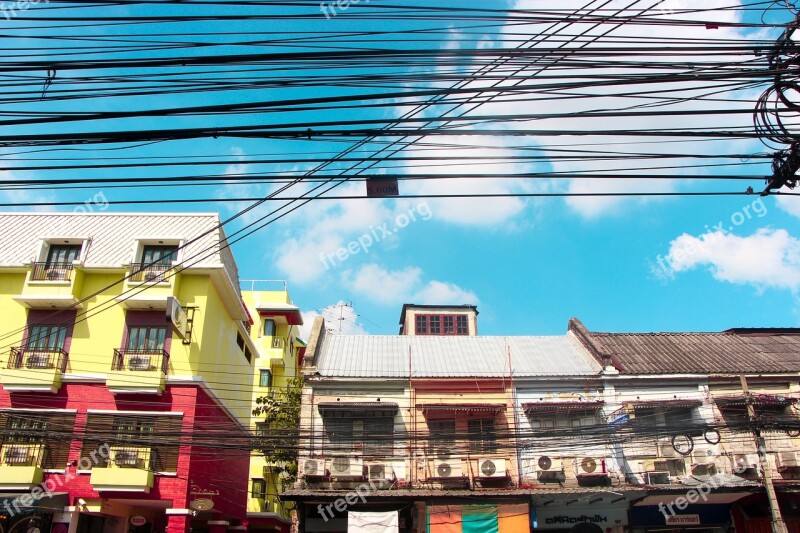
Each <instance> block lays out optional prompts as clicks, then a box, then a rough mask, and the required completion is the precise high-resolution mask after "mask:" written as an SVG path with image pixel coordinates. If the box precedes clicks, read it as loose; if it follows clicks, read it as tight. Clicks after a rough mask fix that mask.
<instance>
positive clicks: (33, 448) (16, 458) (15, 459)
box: [0, 443, 47, 467]
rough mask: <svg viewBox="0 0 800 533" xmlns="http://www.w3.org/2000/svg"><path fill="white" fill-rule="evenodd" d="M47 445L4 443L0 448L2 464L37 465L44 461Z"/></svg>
mask: <svg viewBox="0 0 800 533" xmlns="http://www.w3.org/2000/svg"><path fill="white" fill-rule="evenodd" d="M46 454H47V446H45V445H44V444H41V443H40V444H6V445H4V446H3V447H2V448H0V461H2V462H1V463H0V464H2V465H3V466H39V467H41V466H42V464H43V463H44V459H45V456H46Z"/></svg>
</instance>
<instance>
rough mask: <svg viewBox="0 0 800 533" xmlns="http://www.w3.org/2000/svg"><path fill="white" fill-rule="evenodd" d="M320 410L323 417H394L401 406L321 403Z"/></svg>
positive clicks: (387, 403) (370, 403) (394, 404)
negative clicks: (358, 415) (355, 415)
mask: <svg viewBox="0 0 800 533" xmlns="http://www.w3.org/2000/svg"><path fill="white" fill-rule="evenodd" d="M318 409H319V414H321V415H322V416H345V415H347V416H352V415H353V414H360V415H364V416H394V415H396V414H397V411H398V409H399V406H398V405H397V404H396V403H394V402H321V403H320V404H319V406H318Z"/></svg>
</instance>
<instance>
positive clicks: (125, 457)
mask: <svg viewBox="0 0 800 533" xmlns="http://www.w3.org/2000/svg"><path fill="white" fill-rule="evenodd" d="M114 464H115V465H117V466H121V467H124V468H141V467H142V464H143V461H142V460H141V459H140V458H139V452H138V451H135V450H117V451H116V452H114Z"/></svg>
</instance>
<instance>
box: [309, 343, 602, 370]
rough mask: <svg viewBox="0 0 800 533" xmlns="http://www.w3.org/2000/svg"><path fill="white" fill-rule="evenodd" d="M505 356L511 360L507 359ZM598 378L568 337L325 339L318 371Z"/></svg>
mask: <svg viewBox="0 0 800 533" xmlns="http://www.w3.org/2000/svg"><path fill="white" fill-rule="evenodd" d="M509 354H510V357H509ZM509 359H510V361H511V363H512V365H513V369H514V375H515V376H521V377H524V376H551V375H552V376H557V375H563V376H575V375H586V376H589V375H597V374H598V373H599V372H600V370H601V367H600V365H599V364H598V363H597V362H596V361H595V360H594V359H593V358H591V356H590V355H589V354H588V353H587V352H586V351H585V350H584V348H583V347H581V346H580V344H579V343H578V341H577V340H576V339H575V338H574V337H573V336H572V335H571V334H568V335H564V336H560V337H490V336H477V337H459V336H410V335H332V334H328V335H325V337H324V340H323V342H322V344H321V346H320V348H319V354H318V356H317V358H316V366H317V371H318V372H319V373H320V375H322V376H330V377H390V378H391V377H394V378H398V379H401V378H408V377H409V374H410V375H411V377H413V378H431V377H506V376H509V375H510V370H509Z"/></svg>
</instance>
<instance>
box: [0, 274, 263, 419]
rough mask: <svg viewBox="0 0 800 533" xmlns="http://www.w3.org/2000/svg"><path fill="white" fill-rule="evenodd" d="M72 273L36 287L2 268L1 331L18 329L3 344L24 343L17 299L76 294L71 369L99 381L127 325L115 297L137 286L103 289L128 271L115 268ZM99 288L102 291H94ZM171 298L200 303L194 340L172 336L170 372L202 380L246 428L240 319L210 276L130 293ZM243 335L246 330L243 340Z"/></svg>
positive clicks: (247, 374)
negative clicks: (62, 279) (80, 303)
mask: <svg viewBox="0 0 800 533" xmlns="http://www.w3.org/2000/svg"><path fill="white" fill-rule="evenodd" d="M73 274H74V278H73V281H72V282H70V283H60V284H55V283H50V284H48V283H38V284H37V283H33V284H31V283H29V282H27V280H26V274H24V273H11V272H8V273H4V272H2V270H0V316H2V317H3V320H2V322H3V327H2V331H3V332H8V331H16V330H19V331H17V332H16V333H14V334H13V335H11V336H9V337H8V338H6V339H4V341H5V342H4V343H3V345H4V346H8V345H10V346H19V345H20V344H21V343H22V340H23V332H22V328H24V326H25V324H26V322H27V316H28V309H26V307H25V306H23V305H22V304H21V303H20V302H18V301H15V300H14V299H13V297H14V296H18V295H28V296H31V295H37V296H39V295H45V296H46V295H50V294H53V295H54V294H71V295H72V296H74V297H75V298H76V299H78V300H82V299H84V298H88V300H87V301H86V302H84V304H83V307H82V309H80V310H78V317H77V321H76V324H75V326H74V329H73V333H72V340H71V346H70V350H69V359H68V366H67V373H73V374H83V375H87V374H88V375H96V376H97V379H98V380H102V379H104V376H105V374H106V373H108V372H109V371H110V370H111V363H112V359H113V355H114V349H118V348H120V347H121V345H122V339H123V333H124V329H125V315H126V312H127V311H126V309H125V308H124V307H123V305H124V303H123V304H122V305H119V304H117V302H115V298H116V297H118V296H120V295H121V294H122V293H123V291H125V290H127V289H130V288H132V287H137V285H128V284H127V283H125V284H123V283H117V284H116V285H113V286H112V287H111V288H107V289H104V288H105V287H108V286H110V285H112V284H114V283H115V282H116V281H118V280H120V279H121V278H122V277H123V276H124V275H125V274H126V271H125V270H123V269H120V270H119V272H114V273H95V272H92V271H86V272H80V271H76V272H74V273H73ZM96 292H98V294H96V295H94V293H96ZM134 292H138V291H134ZM128 294H130V293H128ZM167 295H174V296H176V297H177V298H178V300H179V301H180V302H181V303H182V304H183V305H184V306H197V307H198V309H197V311H196V312H195V315H194V330H193V335H192V343H191V345H188V346H187V345H184V344H183V343H182V340H181V338H180V337H178V336H177V335H174V334H173V336H172V344H171V348H170V363H169V377H170V378H173V379H174V378H180V377H195V376H200V377H202V378H203V379H204V380H205V382H206V383H207V384H208V386H209V387H210V389H211V392H212V394H215V395H216V396H217V398H218V399H220V400H221V401H222V403H223V404H224V405H225V406H226V407H227V408H228V409H229V410H230V412H231V413H232V414H233V415H234V416H235V417H236V418H237V419H238V420H239V421H240V423H241V424H242V425H243V426H245V427H246V426H247V425H248V424H249V422H250V416H251V415H250V411H251V403H252V396H253V390H252V387H251V385H250V384H251V381H252V375H253V365H252V363H248V362H247V360H246V359H245V357H244V355H243V353H242V350H241V349H240V348H239V347H238V345H237V342H236V341H237V337H236V336H237V331H238V328H239V325H240V324H241V322H240V321H237V320H234V319H233V318H231V316H230V314H229V313H228V311H227V309H226V307H225V305H224V304H223V301H222V298H221V296H220V295H219V294H218V292H217V290H216V289H215V286H214V284H213V283H212V280H211V276H209V275H207V274H203V275H199V274H198V275H192V274H187V273H183V274H178V275H177V276H175V279H173V280H172V281H171V282H170V284H169V285H166V284H164V285H158V286H154V287H149V288H147V289H145V290H144V291H142V292H141V293H138V294H134V295H133V298H156V297H158V298H162V297H165V296H167ZM159 312H162V313H163V312H164V310H159ZM84 317H85V319H84ZM242 331H244V330H242ZM246 336H247V335H246V333H244V335H243V337H246ZM0 353H2V355H0V361H2V363H0V368H5V364H4V363H5V362H6V361H7V358H8V353H9V352H8V349H4V350H2V352H0ZM253 359H255V357H254V358H253ZM131 377H132V378H134V376H133V375H132V376H131Z"/></svg>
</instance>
